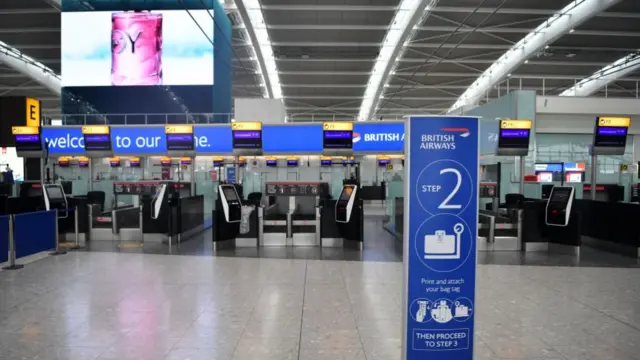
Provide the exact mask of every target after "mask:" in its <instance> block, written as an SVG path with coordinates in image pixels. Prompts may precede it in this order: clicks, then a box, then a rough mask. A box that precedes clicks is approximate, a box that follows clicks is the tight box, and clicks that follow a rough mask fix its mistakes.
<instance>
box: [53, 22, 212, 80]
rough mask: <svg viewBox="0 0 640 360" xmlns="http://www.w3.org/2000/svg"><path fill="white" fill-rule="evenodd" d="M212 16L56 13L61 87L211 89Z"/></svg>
mask: <svg viewBox="0 0 640 360" xmlns="http://www.w3.org/2000/svg"><path fill="white" fill-rule="evenodd" d="M214 28H215V25H214V22H213V12H212V11H207V10H190V11H184V10H151V11H138V12H134V11H115V12H113V11H91V12H62V13H61V41H62V47H61V72H62V86H63V87H70V86H82V87H86V86H160V85H213V69H214V66H213V64H214V61H213V55H214V54H213V45H212V44H211V41H212V40H213V37H214Z"/></svg>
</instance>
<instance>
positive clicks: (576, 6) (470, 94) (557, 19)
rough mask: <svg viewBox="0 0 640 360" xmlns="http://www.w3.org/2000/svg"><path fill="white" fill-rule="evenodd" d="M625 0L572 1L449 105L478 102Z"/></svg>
mask: <svg viewBox="0 0 640 360" xmlns="http://www.w3.org/2000/svg"><path fill="white" fill-rule="evenodd" d="M620 1H621V0H584V1H582V2H571V3H570V4H569V5H567V6H566V7H565V8H563V9H562V10H560V11H559V12H558V13H556V14H554V15H552V16H551V17H550V18H549V19H548V20H547V21H545V22H544V23H542V24H541V25H540V26H538V27H537V28H536V29H534V30H533V31H532V32H530V33H529V34H527V35H526V36H525V37H524V38H523V39H522V40H520V41H518V43H516V44H515V45H513V47H511V48H510V49H509V50H508V51H507V52H506V53H505V54H504V55H502V56H501V57H500V58H499V59H498V60H496V62H495V63H494V64H493V65H491V66H490V67H489V68H488V69H487V70H485V71H484V73H483V74H482V75H480V77H479V78H478V79H477V80H476V81H475V82H474V83H473V84H472V85H471V86H470V87H469V89H467V91H465V92H464V94H462V96H460V98H459V99H458V100H457V101H456V102H455V104H454V105H453V106H452V107H451V109H449V110H450V111H452V112H453V111H455V110H457V109H462V108H465V107H467V106H473V105H476V104H477V103H478V102H479V101H480V99H481V98H482V97H483V96H485V94H486V93H487V92H488V91H490V90H491V89H492V88H493V87H494V86H495V85H496V84H498V83H500V82H501V81H502V80H504V79H505V78H506V77H508V76H509V74H511V73H512V72H513V71H515V70H516V69H517V68H518V67H519V66H520V65H522V64H523V63H524V62H525V61H526V60H528V59H529V58H530V57H532V56H534V55H535V54H536V53H538V52H539V51H541V50H542V49H544V48H545V46H548V45H549V44H551V43H553V42H554V41H556V40H557V39H559V38H560V37H562V36H563V35H564V34H566V33H568V32H569V31H571V30H572V29H574V28H575V27H577V26H579V25H581V24H582V23H584V22H585V21H587V20H588V19H590V18H592V17H593V16H595V15H596V14H598V13H600V12H602V11H604V10H605V9H607V8H609V7H610V6H612V5H615V4H617V3H619V2H620Z"/></svg>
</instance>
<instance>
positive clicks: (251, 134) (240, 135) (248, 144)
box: [232, 130, 262, 149]
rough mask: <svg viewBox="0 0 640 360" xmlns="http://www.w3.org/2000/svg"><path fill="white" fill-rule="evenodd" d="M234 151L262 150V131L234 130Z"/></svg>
mask: <svg viewBox="0 0 640 360" xmlns="http://www.w3.org/2000/svg"><path fill="white" fill-rule="evenodd" d="M232 133H233V148H234V149H262V130H232Z"/></svg>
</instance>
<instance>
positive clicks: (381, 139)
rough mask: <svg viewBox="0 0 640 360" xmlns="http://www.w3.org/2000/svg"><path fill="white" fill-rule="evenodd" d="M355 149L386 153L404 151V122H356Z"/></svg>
mask: <svg viewBox="0 0 640 360" xmlns="http://www.w3.org/2000/svg"><path fill="white" fill-rule="evenodd" d="M353 151H354V152H358V151H360V152H369V153H372V152H373V153H384V152H390V151H394V152H403V151H404V123H388V124H384V123H369V124H364V123H354V124H353Z"/></svg>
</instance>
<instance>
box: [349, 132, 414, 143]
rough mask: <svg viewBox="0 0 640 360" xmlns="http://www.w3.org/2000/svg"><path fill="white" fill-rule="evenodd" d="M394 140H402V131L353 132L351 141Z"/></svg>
mask: <svg viewBox="0 0 640 360" xmlns="http://www.w3.org/2000/svg"><path fill="white" fill-rule="evenodd" d="M359 141H364V142H394V141H404V133H364V134H360V133H356V132H354V133H353V142H354V143H357V142H359Z"/></svg>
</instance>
